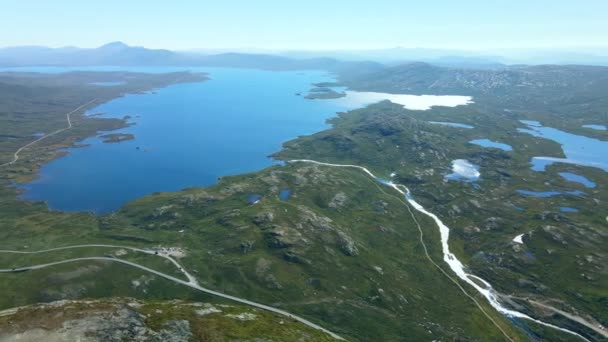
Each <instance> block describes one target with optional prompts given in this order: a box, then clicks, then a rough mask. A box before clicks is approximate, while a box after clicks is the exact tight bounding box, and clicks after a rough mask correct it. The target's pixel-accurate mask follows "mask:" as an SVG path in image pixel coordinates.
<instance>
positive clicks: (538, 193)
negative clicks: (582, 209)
mask: <svg viewBox="0 0 608 342" xmlns="http://www.w3.org/2000/svg"><path fill="white" fill-rule="evenodd" d="M517 192H518V193H519V194H522V195H524V196H532V197H540V198H548V197H553V196H560V195H572V196H583V195H584V194H585V193H584V192H582V191H578V190H574V191H531V190H517Z"/></svg>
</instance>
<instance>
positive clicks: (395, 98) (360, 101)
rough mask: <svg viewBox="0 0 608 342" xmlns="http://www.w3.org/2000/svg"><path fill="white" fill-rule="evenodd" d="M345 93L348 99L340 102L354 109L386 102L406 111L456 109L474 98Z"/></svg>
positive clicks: (359, 92) (469, 102)
mask: <svg viewBox="0 0 608 342" xmlns="http://www.w3.org/2000/svg"><path fill="white" fill-rule="evenodd" d="M344 93H345V94H346V97H344V98H342V99H339V100H340V101H338V102H343V103H345V104H347V105H348V106H349V107H354V108H360V107H364V106H366V105H369V104H372V103H376V102H380V101H385V100H388V101H391V102H392V103H396V104H400V105H402V106H403V107H405V108H406V109H411V110H429V109H431V107H434V106H441V107H456V106H462V105H468V104H471V103H473V98H472V97H470V96H458V95H406V94H387V93H375V92H362V91H353V90H347V91H345V92H344Z"/></svg>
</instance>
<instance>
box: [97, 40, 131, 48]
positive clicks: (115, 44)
mask: <svg viewBox="0 0 608 342" xmlns="http://www.w3.org/2000/svg"><path fill="white" fill-rule="evenodd" d="M128 47H129V45H127V44H125V43H123V42H120V41H116V42H111V43H107V44H105V45H102V46H100V47H99V49H126V48H128Z"/></svg>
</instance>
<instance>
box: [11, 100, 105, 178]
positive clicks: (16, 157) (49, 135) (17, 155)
mask: <svg viewBox="0 0 608 342" xmlns="http://www.w3.org/2000/svg"><path fill="white" fill-rule="evenodd" d="M97 100H98V99H93V100H91V101H89V102H87V103H85V104H83V105H80V106H78V108H76V109H74V110H73V111H71V112H69V113H67V114H66V115H65V117H66V120H67V122H68V125H67V127H64V128H61V129H58V130H56V131H54V132H51V133H49V134H45V135H43V136H41V137H40V138H38V139H36V140H34V141H32V142H29V143H27V144H25V145H23V146H21V147H20V148H18V149H17V151H15V153H14V154H13V160H11V161H9V162H6V163H4V164H0V167H3V166H8V165H12V164H15V163H16V162H17V161H18V160H19V153H21V151H23V150H25V149H26V148H28V147H30V146H32V145H34V144H35V143H37V142H39V141H42V140H44V139H46V138H48V137H51V136H53V135H55V134H59V133H61V132H63V131H67V130H68V129H70V128H72V119H71V118H70V116H71V115H72V114H74V113H76V112H78V111H79V110H81V109H82V108H84V107H86V106H88V105H90V104H92V103H93V102H95V101H97Z"/></svg>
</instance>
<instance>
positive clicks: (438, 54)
mask: <svg viewBox="0 0 608 342" xmlns="http://www.w3.org/2000/svg"><path fill="white" fill-rule="evenodd" d="M246 51H256V53H251V52H246ZM600 52H605V56H604V55H601V54H598V52H594V53H591V52H588V51H587V50H584V49H581V50H573V49H566V50H564V49H562V50H559V49H553V50H538V49H537V50H521V51H516V50H511V51H507V50H505V51H497V53H492V54H484V53H476V52H470V51H464V50H445V49H410V48H400V47H398V48H392V49H377V50H352V51H339V50H336V51H286V52H285V51H283V52H281V51H270V50H269V51H267V53H266V52H264V50H239V52H231V51H230V50H191V51H171V50H165V49H148V48H144V47H136V46H129V45H127V44H125V43H122V42H112V43H108V44H105V45H103V46H100V47H98V48H77V47H62V48H49V47H44V46H21V47H9V48H0V66H3V67H15V66H99V65H115V66H135V65H137V66H216V67H244V68H262V69H274V70H294V69H323V70H330V71H335V72H340V71H344V70H348V71H349V72H353V71H356V72H363V73H366V72H369V71H375V70H380V69H382V68H383V67H385V66H394V65H398V64H405V63H411V62H426V63H430V64H433V65H439V66H447V67H457V68H472V69H494V68H500V67H504V66H505V65H510V64H584V65H608V50H606V51H604V50H600Z"/></svg>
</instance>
